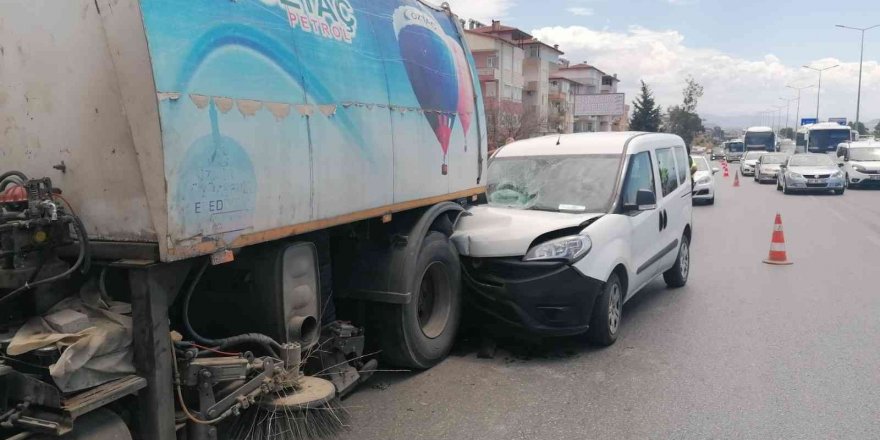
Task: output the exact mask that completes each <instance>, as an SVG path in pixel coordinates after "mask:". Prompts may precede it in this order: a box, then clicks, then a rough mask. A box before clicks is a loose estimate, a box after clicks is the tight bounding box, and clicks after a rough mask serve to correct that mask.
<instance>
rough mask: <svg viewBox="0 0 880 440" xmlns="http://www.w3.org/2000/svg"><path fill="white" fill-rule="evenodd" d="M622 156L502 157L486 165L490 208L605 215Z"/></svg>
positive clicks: (610, 201) (609, 206)
mask: <svg viewBox="0 0 880 440" xmlns="http://www.w3.org/2000/svg"><path fill="white" fill-rule="evenodd" d="M621 159H622V156H621V155H616V154H611V155H598V154H592V155H583V156H523V157H501V158H497V159H495V160H493V161H492V163H491V164H490V165H489V176H488V181H487V185H486V195H487V199H488V201H489V205H491V206H498V207H505V208H514V209H530V210H539V211H561V212H607V211H608V210H609V209H610V208H611V203H612V196H613V195H614V188H615V184H616V183H617V176H618V173H619V172H620V161H621Z"/></svg>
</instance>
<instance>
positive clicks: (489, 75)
mask: <svg viewBox="0 0 880 440" xmlns="http://www.w3.org/2000/svg"><path fill="white" fill-rule="evenodd" d="M477 74H478V75H479V76H480V81H498V79H499V78H500V77H501V74H500V72H499V69H498V68H497V67H480V68H478V69H477Z"/></svg>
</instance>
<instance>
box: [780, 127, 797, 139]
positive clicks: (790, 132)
mask: <svg viewBox="0 0 880 440" xmlns="http://www.w3.org/2000/svg"><path fill="white" fill-rule="evenodd" d="M779 136H781V137H783V138H785V139H794V129H793V128H791V127H785V128H783V129H781V130H779Z"/></svg>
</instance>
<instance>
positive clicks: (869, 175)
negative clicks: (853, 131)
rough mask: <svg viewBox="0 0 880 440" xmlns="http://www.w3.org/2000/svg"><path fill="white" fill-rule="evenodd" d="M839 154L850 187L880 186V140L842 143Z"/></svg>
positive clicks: (838, 150)
mask: <svg viewBox="0 0 880 440" xmlns="http://www.w3.org/2000/svg"><path fill="white" fill-rule="evenodd" d="M837 156H838V157H839V158H840V159H841V160H842V161H843V172H844V174H845V175H846V184H847V186H849V187H865V186H880V142H874V141H869V142H862V141H859V142H853V143H850V144H841V146H840V147H839V148H838V149H837Z"/></svg>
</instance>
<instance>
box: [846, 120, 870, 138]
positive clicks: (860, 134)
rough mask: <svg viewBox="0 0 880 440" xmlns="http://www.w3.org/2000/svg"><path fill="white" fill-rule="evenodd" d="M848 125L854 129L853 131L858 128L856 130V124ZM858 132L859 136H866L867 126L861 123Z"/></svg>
mask: <svg viewBox="0 0 880 440" xmlns="http://www.w3.org/2000/svg"><path fill="white" fill-rule="evenodd" d="M847 125H849V128H851V129H853V130H855V129H856V128H855V127H856V123H855V122H850V123H849V124H847ZM856 131H858V132H859V136H864V135H866V134H868V127H865V124H864V123H863V122H859V128H858V130H856Z"/></svg>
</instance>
